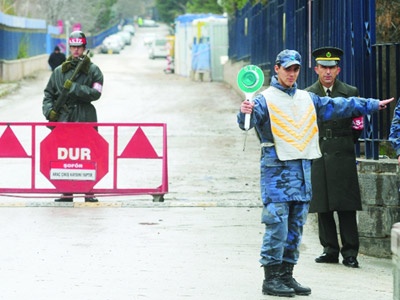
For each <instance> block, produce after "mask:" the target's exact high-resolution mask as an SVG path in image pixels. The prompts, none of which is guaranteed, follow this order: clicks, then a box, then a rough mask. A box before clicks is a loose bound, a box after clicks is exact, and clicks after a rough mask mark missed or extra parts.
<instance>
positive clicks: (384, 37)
mask: <svg viewBox="0 0 400 300" xmlns="http://www.w3.org/2000/svg"><path fill="white" fill-rule="evenodd" d="M375 5H376V41H377V42H378V43H389V42H397V43H398V42H399V41H400V28H399V27H398V26H399V24H400V15H399V11H400V0H391V1H388V0H376V2H375Z"/></svg>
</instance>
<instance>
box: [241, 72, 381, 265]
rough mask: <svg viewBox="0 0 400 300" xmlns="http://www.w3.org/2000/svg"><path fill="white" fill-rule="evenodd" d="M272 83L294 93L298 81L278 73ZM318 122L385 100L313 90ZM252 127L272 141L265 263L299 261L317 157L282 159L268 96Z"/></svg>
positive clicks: (266, 157)
mask: <svg viewBox="0 0 400 300" xmlns="http://www.w3.org/2000/svg"><path fill="white" fill-rule="evenodd" d="M271 86H274V87H275V88H278V89H279V90H281V91H282V92H284V93H286V94H288V95H289V96H292V97H293V95H294V94H295V93H296V90H297V84H295V85H294V86H293V87H291V88H288V89H285V88H283V87H282V86H281V85H280V84H279V83H278V80H277V77H276V76H274V77H273V78H272V80H271ZM310 96H311V99H312V101H313V103H314V106H315V110H316V113H317V117H318V121H325V120H329V119H333V118H344V117H350V116H351V115H352V113H353V112H358V113H360V114H369V113H371V112H373V111H377V110H378V109H379V100H376V99H362V98H356V97H351V98H348V99H347V100H346V99H345V98H341V97H338V98H329V97H319V96H317V95H315V94H313V93H310ZM254 103H255V106H254V109H253V113H252V115H251V121H250V128H252V127H255V129H256V130H257V133H258V135H259V137H260V142H261V143H266V144H268V143H269V144H271V146H270V147H262V151H261V161H260V164H261V178H260V185H261V197H262V201H263V204H264V208H263V211H262V223H264V224H265V234H264V237H263V245H262V247H261V259H260V262H261V264H262V265H263V266H266V265H275V264H280V263H282V261H285V262H288V263H291V264H296V263H297V261H298V258H299V245H300V242H301V237H302V232H303V225H304V224H305V222H306V218H307V213H308V208H309V203H310V200H311V196H312V189H311V160H308V159H296V160H286V161H281V160H279V159H278V156H277V154H276V151H275V147H274V146H273V144H272V143H273V137H272V132H271V123H270V118H269V112H268V107H267V104H266V100H265V98H264V96H263V95H261V94H259V95H257V96H256V97H255V99H254ZM237 118H238V124H239V127H240V128H241V129H244V120H245V114H243V113H241V112H239V114H238V116H237Z"/></svg>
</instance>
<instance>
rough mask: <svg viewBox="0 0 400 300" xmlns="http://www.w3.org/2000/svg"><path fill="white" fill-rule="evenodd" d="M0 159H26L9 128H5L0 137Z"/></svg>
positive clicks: (22, 149)
mask: <svg viewBox="0 0 400 300" xmlns="http://www.w3.org/2000/svg"><path fill="white" fill-rule="evenodd" d="M0 157H28V154H26V151H25V149H24V148H23V147H22V145H21V143H20V142H19V141H18V139H17V137H16V136H15V134H14V132H13V131H12V129H11V128H10V126H7V128H6V130H4V132H3V135H2V136H1V137H0Z"/></svg>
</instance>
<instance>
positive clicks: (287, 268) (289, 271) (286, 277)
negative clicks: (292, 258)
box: [281, 262, 311, 296]
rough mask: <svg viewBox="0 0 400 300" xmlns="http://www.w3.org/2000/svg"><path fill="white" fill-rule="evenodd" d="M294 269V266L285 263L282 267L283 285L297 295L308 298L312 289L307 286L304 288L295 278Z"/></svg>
mask: <svg viewBox="0 0 400 300" xmlns="http://www.w3.org/2000/svg"><path fill="white" fill-rule="evenodd" d="M293 267H294V264H291V263H288V262H283V263H282V265H281V278H282V281H283V283H284V284H285V285H286V286H288V287H290V288H292V289H293V290H294V291H295V293H296V295H303V296H308V295H310V294H311V289H310V288H309V287H306V286H302V285H301V284H300V283H298V282H297V281H296V279H294V278H293Z"/></svg>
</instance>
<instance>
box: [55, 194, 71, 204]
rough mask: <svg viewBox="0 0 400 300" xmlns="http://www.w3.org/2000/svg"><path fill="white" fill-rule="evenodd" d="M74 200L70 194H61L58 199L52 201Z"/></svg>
mask: <svg viewBox="0 0 400 300" xmlns="http://www.w3.org/2000/svg"><path fill="white" fill-rule="evenodd" d="M72 201H74V198H73V197H72V194H63V195H62V196H61V197H60V198H57V199H54V202H72Z"/></svg>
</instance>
